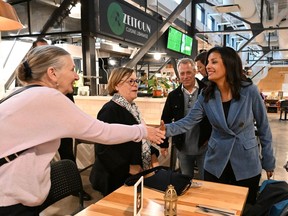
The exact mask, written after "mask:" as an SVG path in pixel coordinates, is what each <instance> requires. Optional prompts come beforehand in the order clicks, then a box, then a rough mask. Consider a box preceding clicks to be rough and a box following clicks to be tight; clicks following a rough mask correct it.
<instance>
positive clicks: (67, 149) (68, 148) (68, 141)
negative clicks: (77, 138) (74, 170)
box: [58, 138, 76, 163]
mask: <svg viewBox="0 0 288 216" xmlns="http://www.w3.org/2000/svg"><path fill="white" fill-rule="evenodd" d="M58 152H59V155H60V158H61V160H63V159H68V160H72V161H73V162H74V163H76V159H75V156H74V152H73V139H72V138H63V139H61V143H60V147H59V149H58Z"/></svg>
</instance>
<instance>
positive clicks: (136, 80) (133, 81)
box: [126, 79, 141, 86]
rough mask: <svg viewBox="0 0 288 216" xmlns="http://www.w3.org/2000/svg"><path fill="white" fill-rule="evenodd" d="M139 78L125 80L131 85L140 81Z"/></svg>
mask: <svg viewBox="0 0 288 216" xmlns="http://www.w3.org/2000/svg"><path fill="white" fill-rule="evenodd" d="M140 81H141V80H140V79H135V80H134V79H130V80H127V81H126V82H127V83H129V84H130V85H131V86H133V85H135V83H137V84H139V83H140Z"/></svg>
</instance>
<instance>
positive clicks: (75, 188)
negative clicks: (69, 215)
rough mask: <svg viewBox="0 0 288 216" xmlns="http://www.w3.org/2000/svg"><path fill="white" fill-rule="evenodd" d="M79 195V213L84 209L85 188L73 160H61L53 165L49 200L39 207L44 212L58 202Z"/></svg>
mask: <svg viewBox="0 0 288 216" xmlns="http://www.w3.org/2000/svg"><path fill="white" fill-rule="evenodd" d="M75 194H79V205H80V206H79V211H80V210H82V209H83V208H84V207H83V186H82V180H81V176H80V173H79V171H78V168H77V165H76V164H75V163H74V162H73V161H71V160H60V161H56V162H52V163H51V188H50V191H49V194H48V197H47V199H46V200H45V201H44V203H43V204H42V205H41V206H39V212H41V211H43V210H44V209H46V208H47V207H49V206H50V205H52V204H54V203H56V202H57V201H59V200H61V199H63V198H65V197H67V196H70V195H75Z"/></svg>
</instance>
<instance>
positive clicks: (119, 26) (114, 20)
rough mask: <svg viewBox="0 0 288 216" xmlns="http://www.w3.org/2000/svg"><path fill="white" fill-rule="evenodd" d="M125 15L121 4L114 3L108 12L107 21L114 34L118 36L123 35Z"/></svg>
mask: <svg viewBox="0 0 288 216" xmlns="http://www.w3.org/2000/svg"><path fill="white" fill-rule="evenodd" d="M123 17H124V13H123V10H122V8H121V7H120V5H119V4H117V3H115V2H113V3H111V4H110V5H109V7H108V10H107V19H108V23H109V26H110V29H111V30H112V32H113V33H114V34H116V35H121V34H123V32H124V30H125V24H124V23H123Z"/></svg>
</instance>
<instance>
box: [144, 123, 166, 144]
mask: <svg viewBox="0 0 288 216" xmlns="http://www.w3.org/2000/svg"><path fill="white" fill-rule="evenodd" d="M146 129H147V139H148V140H150V141H151V142H153V143H156V144H158V145H159V144H161V143H163V141H164V139H165V138H166V137H165V133H166V127H165V124H164V121H163V120H161V123H160V126H159V127H150V126H146Z"/></svg>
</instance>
